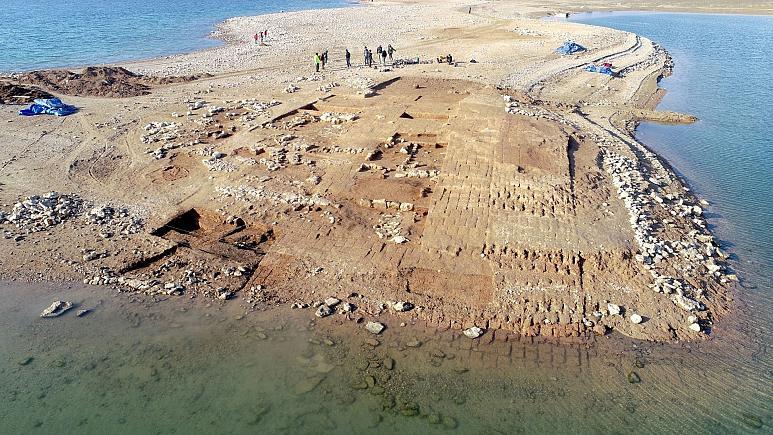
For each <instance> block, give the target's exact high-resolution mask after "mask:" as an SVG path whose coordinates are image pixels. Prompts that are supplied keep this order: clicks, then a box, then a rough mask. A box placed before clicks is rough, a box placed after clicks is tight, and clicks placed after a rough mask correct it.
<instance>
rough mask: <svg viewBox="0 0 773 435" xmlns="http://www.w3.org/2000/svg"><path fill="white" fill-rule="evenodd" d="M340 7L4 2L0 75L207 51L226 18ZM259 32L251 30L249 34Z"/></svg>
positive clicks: (312, 3) (292, 1)
mask: <svg viewBox="0 0 773 435" xmlns="http://www.w3.org/2000/svg"><path fill="white" fill-rule="evenodd" d="M346 4H349V1H348V0H261V1H248V0H230V1H214V0H188V1H177V0H152V1H151V0H123V1H118V0H56V1H55V0H35V1H29V0H4V1H3V3H2V11H3V13H2V16H0V20H2V22H0V72H13V71H26V70H31V69H42V68H53V67H62V66H79V65H93V64H102V63H112V62H120V61H126V60H135V59H147V58H152V57H158V56H164V55H169V54H174V53H184V52H189V51H193V50H198V49H203V48H208V47H213V46H215V45H217V44H219V42H218V41H215V40H212V39H209V38H208V35H209V34H210V32H212V31H213V30H214V26H215V24H217V23H218V22H220V21H223V20H225V19H226V18H230V17H234V16H242V15H258V14H265V13H270V12H279V11H292V10H299V9H317V8H328V7H338V6H343V5H346ZM262 30H269V36H270V35H271V29H255V33H257V32H260V31H262Z"/></svg>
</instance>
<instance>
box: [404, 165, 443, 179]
mask: <svg viewBox="0 0 773 435" xmlns="http://www.w3.org/2000/svg"><path fill="white" fill-rule="evenodd" d="M439 175H440V171H439V170H437V169H430V170H424V169H410V168H402V167H398V172H395V174H394V177H395V178H432V179H436V178H437V177H438V176H439Z"/></svg>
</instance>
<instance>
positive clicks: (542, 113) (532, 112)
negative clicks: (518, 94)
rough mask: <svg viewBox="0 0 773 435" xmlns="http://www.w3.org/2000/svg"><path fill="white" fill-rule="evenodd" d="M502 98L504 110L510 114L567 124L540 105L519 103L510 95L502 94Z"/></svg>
mask: <svg viewBox="0 0 773 435" xmlns="http://www.w3.org/2000/svg"><path fill="white" fill-rule="evenodd" d="M502 98H503V99H504V100H505V112H507V113H509V114H511V115H522V116H529V117H532V118H541V119H546V120H549V121H553V122H558V123H561V124H567V122H566V120H565V119H564V118H563V117H561V116H558V115H556V114H555V113H553V112H550V111H548V110H545V109H543V108H541V107H537V106H532V105H525V104H522V103H519V102H517V101H515V100H514V99H513V97H511V96H510V95H504V96H503V97H502Z"/></svg>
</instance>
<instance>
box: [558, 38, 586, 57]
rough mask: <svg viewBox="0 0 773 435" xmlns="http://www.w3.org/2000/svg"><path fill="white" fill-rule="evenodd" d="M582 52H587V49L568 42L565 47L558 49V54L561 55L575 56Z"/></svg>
mask: <svg viewBox="0 0 773 435" xmlns="http://www.w3.org/2000/svg"><path fill="white" fill-rule="evenodd" d="M580 51H585V47H583V46H582V45H580V44H578V43H576V42H574V41H566V42H564V45H562V46H560V47H558V48H556V52H557V53H561V54H574V53H578V52H580Z"/></svg>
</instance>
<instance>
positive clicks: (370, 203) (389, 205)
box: [359, 198, 413, 211]
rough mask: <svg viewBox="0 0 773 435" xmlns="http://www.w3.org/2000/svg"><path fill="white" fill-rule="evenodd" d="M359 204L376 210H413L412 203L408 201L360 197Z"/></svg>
mask: <svg viewBox="0 0 773 435" xmlns="http://www.w3.org/2000/svg"><path fill="white" fill-rule="evenodd" d="M359 204H360V206H362V207H367V208H375V209H378V210H396V211H413V203H410V202H400V201H389V200H386V199H367V198H361V199H360V201H359Z"/></svg>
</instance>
